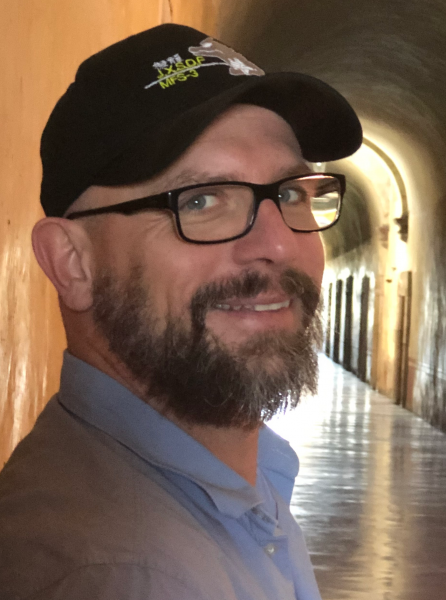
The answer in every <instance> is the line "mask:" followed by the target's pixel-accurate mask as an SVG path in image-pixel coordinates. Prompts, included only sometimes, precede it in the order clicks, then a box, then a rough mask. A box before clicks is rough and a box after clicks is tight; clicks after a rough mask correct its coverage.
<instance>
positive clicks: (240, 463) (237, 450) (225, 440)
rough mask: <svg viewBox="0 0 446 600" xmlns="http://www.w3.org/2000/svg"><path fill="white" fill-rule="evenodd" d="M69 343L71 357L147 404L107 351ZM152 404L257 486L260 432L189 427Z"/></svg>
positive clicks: (140, 387) (202, 426)
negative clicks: (83, 362)
mask: <svg viewBox="0 0 446 600" xmlns="http://www.w3.org/2000/svg"><path fill="white" fill-rule="evenodd" d="M68 342H69V343H68V350H69V352H70V353H71V354H73V355H74V356H76V357H77V358H80V359H81V360H84V361H85V362H87V363H89V364H90V365H92V366H93V367H96V368H97V369H99V370H100V371H102V372H103V373H106V374H107V375H109V376H110V377H112V378H113V379H115V380H116V381H118V382H119V383H120V384H121V385H123V386H124V387H126V388H127V389H129V390H130V391H131V392H132V393H133V394H135V396H137V397H138V398H141V399H142V400H143V401H145V402H146V401H147V398H146V396H145V387H142V386H140V385H138V384H137V383H136V382H135V381H134V379H133V378H132V377H131V375H130V374H129V373H128V371H127V369H126V368H125V367H124V366H123V365H122V363H120V361H118V360H116V359H115V358H114V357H113V356H111V355H110V353H109V352H108V350H107V349H106V348H105V347H104V348H102V351H101V348H99V349H98V347H97V345H91V346H89V345H87V346H85V345H83V346H82V347H78V346H77V345H76V344H75V343H72V340H71V339H70V338H69V340H68ZM70 342H71V343H70ZM149 404H150V405H151V406H152V407H153V408H154V409H155V410H157V411H158V412H160V413H161V414H163V416H165V417H166V418H167V419H169V420H170V421H172V422H173V423H175V425H177V426H178V427H180V429H183V431H185V432H186V433H188V434H189V435H190V436H191V437H193V438H194V439H195V440H197V442H199V443H200V444H202V445H203V446H204V447H205V448H207V449H208V450H209V452H212V454H213V455H214V456H216V457H217V458H218V459H219V460H221V461H222V462H223V463H225V464H226V465H227V466H228V467H229V468H231V469H232V470H233V471H235V472H236V473H238V475H240V476H241V477H243V479H245V480H246V481H247V482H248V483H250V484H251V485H252V486H254V485H255V484H256V476H257V448H258V438H259V428H256V429H252V430H245V429H240V428H235V427H215V426H212V425H190V424H188V423H185V422H183V421H181V420H179V419H177V418H176V417H175V416H174V415H172V414H171V413H168V412H167V411H166V410H165V409H164V407H162V406H160V405H157V403H156V402H149Z"/></svg>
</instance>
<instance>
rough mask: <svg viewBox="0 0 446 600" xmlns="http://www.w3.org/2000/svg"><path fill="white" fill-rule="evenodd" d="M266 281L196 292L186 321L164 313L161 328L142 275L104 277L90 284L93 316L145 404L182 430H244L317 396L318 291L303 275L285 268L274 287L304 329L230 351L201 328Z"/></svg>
mask: <svg viewBox="0 0 446 600" xmlns="http://www.w3.org/2000/svg"><path fill="white" fill-rule="evenodd" d="M272 284H273V282H272V280H271V278H269V277H268V276H264V275H260V274H258V273H256V272H252V271H248V272H246V273H244V274H242V275H241V276H240V277H237V278H232V279H229V280H225V281H223V282H220V283H211V284H208V285H206V286H203V287H202V288H200V290H198V291H197V293H196V294H195V295H194V297H193V299H192V301H191V304H190V307H189V310H190V313H189V314H190V319H186V318H173V317H171V316H168V318H167V322H166V323H167V324H166V325H165V327H164V330H161V329H162V328H161V327H160V323H159V321H158V319H157V318H156V317H155V316H154V315H153V310H151V302H150V293H148V291H147V286H145V285H144V279H143V276H142V269H141V268H140V267H136V268H134V269H133V271H132V272H131V273H130V275H129V277H128V278H127V280H126V281H123V282H117V281H116V278H115V277H114V276H113V274H112V273H111V272H108V271H103V272H102V273H100V274H99V276H98V277H97V278H96V280H95V284H94V290H93V294H94V306H93V316H94V320H95V324H96V327H97V328H98V330H99V331H100V332H101V333H102V335H104V336H105V338H106V340H107V341H108V345H109V349H110V350H111V352H112V353H113V354H114V355H115V356H116V357H118V359H119V360H120V361H121V362H122V363H123V364H124V365H125V366H126V367H127V369H128V370H129V371H130V373H131V374H132V376H133V377H134V378H135V380H136V381H137V382H138V383H139V384H140V385H141V386H142V387H143V388H144V389H145V390H146V393H145V395H144V398H142V399H143V400H145V401H146V402H148V403H153V402H156V405H157V406H161V407H162V409H163V412H166V413H167V414H169V413H171V414H173V415H174V416H175V417H176V418H177V419H179V420H180V421H182V422H185V423H188V424H194V425H213V426H216V427H239V428H244V429H247V430H249V429H253V428H255V427H258V426H259V425H260V424H262V423H263V422H265V421H267V420H269V419H270V418H271V417H272V416H273V415H274V414H276V413H278V412H284V411H285V410H286V409H287V408H293V407H295V406H296V405H297V403H298V402H299V398H300V396H301V394H303V393H312V394H314V393H315V392H316V388H317V378H318V366H317V350H316V348H317V347H318V346H320V343H321V317H320V305H319V291H318V289H317V288H316V287H315V285H314V283H313V282H312V280H311V279H310V278H309V277H308V276H307V275H305V274H302V273H298V272H296V271H294V270H291V269H289V270H287V271H286V272H285V273H284V274H283V275H282V277H281V278H280V282H279V284H280V287H281V288H282V289H283V290H284V291H285V292H286V293H288V294H290V295H291V296H292V297H293V298H294V299H299V301H300V302H301V304H302V308H303V319H302V320H303V325H302V329H301V330H300V331H298V332H294V333H289V332H283V331H278V332H266V333H262V334H255V335H253V336H252V337H251V339H250V340H249V341H248V342H245V343H244V344H241V345H240V346H238V347H237V348H230V347H228V346H226V345H225V344H224V343H222V342H221V341H220V340H219V339H217V338H216V336H214V335H213V334H212V332H211V331H209V330H208V329H207V327H206V322H205V321H206V313H207V311H208V310H209V309H211V308H212V307H215V305H216V304H219V303H224V300H225V299H227V298H236V297H238V296H239V297H253V296H255V295H257V294H259V293H261V292H265V291H268V290H270V289H272ZM276 289H277V285H276ZM186 321H189V322H190V324H189V326H187V322H186Z"/></svg>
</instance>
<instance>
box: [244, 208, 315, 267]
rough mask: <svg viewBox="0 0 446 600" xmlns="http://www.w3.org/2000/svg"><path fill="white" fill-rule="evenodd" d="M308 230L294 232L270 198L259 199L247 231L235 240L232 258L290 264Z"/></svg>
mask: <svg viewBox="0 0 446 600" xmlns="http://www.w3.org/2000/svg"><path fill="white" fill-rule="evenodd" d="M312 235H317V234H311V233H295V232H293V231H292V230H291V229H290V228H289V227H288V225H286V223H285V221H284V220H283V217H282V214H281V212H280V210H279V209H278V207H277V206H276V205H275V204H274V202H273V201H272V200H269V199H267V200H263V202H262V203H261V204H260V207H259V211H258V213H257V218H256V220H255V223H254V226H253V228H252V229H251V231H250V232H249V233H248V234H246V235H245V236H244V237H242V238H240V239H239V240H237V243H236V246H235V249H236V258H237V260H238V261H239V262H240V263H245V264H247V263H250V262H251V263H252V262H253V261H262V262H266V263H277V264H279V265H283V264H292V263H294V262H295V261H296V258H298V257H299V255H300V254H301V252H300V248H301V246H302V244H305V239H306V238H308V236H312Z"/></svg>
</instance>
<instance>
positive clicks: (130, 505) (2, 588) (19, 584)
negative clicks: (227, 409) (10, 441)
mask: <svg viewBox="0 0 446 600" xmlns="http://www.w3.org/2000/svg"><path fill="white" fill-rule="evenodd" d="M159 477H160V475H159V473H158V472H157V471H156V470H155V469H154V468H153V467H151V466H150V465H148V464H147V463H145V462H144V461H142V459H140V458H139V457H138V456H136V455H134V454H133V453H132V452H130V451H129V450H127V449H126V448H125V447H122V446H121V445H120V444H118V443H117V442H115V441H114V440H112V439H111V438H109V436H107V435H106V434H103V433H102V432H99V431H97V430H95V429H94V428H89V427H88V426H86V425H85V424H84V423H81V422H79V421H78V420H76V418H75V417H73V416H72V415H70V414H69V413H66V411H64V409H62V408H61V407H60V406H58V405H57V403H54V402H53V403H52V404H50V405H49V406H48V407H47V409H46V410H45V411H44V414H43V415H42V416H41V418H40V419H39V421H38V423H37V424H36V427H35V429H34V430H33V432H32V433H31V434H30V435H29V436H28V437H27V438H26V439H25V440H24V441H23V442H22V443H21V444H20V445H19V447H18V448H17V450H16V451H15V452H14V454H13V456H12V457H11V460H10V461H9V462H8V464H7V465H6V467H5V469H4V471H3V472H2V473H1V474H0V596H1V597H2V598H15V599H19V598H20V599H22V598H27V597H34V595H36V599H37V598H40V596H39V595H38V594H39V593H40V591H41V590H45V589H47V588H51V586H56V587H57V586H58V589H62V590H63V589H64V588H63V585H68V583H70V582H72V580H78V581H79V582H80V583H79V585H81V584H82V585H89V583H88V582H92V585H93V584H94V583H95V582H98V581H102V579H104V580H106V585H112V586H113V587H116V585H115V583H114V581H115V579H116V578H118V579H119V580H121V579H123V580H124V581H126V578H127V577H130V575H129V573H132V574H133V575H135V582H136V581H143V582H144V586H147V585H148V583H147V580H150V581H151V582H152V584H150V585H161V581H163V582H164V583H162V585H166V586H167V587H171V588H172V589H174V588H175V585H180V584H181V585H182V586H183V587H184V589H189V588H190V589H194V586H196V585H197V583H196V582H195V581H194V576H193V574H194V573H200V572H201V571H202V569H203V565H206V568H207V569H209V570H210V572H212V571H214V572H215V573H216V574H217V573H219V572H220V576H219V577H220V579H221V580H222V581H223V579H224V573H223V570H222V568H221V565H222V564H223V563H224V560H225V559H224V556H222V554H221V551H220V549H219V547H218V545H217V544H216V543H215V542H214V541H213V539H212V538H211V536H210V535H209V534H208V532H207V531H206V530H205V528H204V527H203V526H202V525H200V524H199V523H198V521H197V520H196V519H195V518H194V517H193V516H192V515H191V514H190V512H189V511H188V510H186V509H185V508H184V507H183V506H182V505H181V504H180V502H179V501H178V500H177V499H176V498H175V496H174V495H172V494H171V493H169V492H168V491H167V490H166V489H164V488H163V486H162V485H160V482H159ZM157 479H158V481H157ZM64 581H65V582H68V583H63V582H64ZM84 581H85V583H84ZM166 581H167V582H170V583H166ZM217 581H218V577H217V580H216V583H217ZM204 584H205V582H203V585H204ZM70 585H71V583H70ZM98 585H99V584H98ZM101 585H102V583H101ZM104 585H105V584H104ZM106 585H105V588H104V589H107V587H106ZM135 585H136V583H135ZM141 585H142V583H141ZM200 585H202V584H201V583H200ZM222 585H223V584H222ZM61 586H62V587H61ZM217 587H218V586H217ZM55 589H56V588H55ZM116 589H118V588H116ZM58 593H59V592H58ZM8 594H9V596H8ZM60 594H62V595H60V596H57V595H55V596H54V598H59V597H60V598H62V597H65V598H66V599H67V600H69V598H71V597H73V598H74V596H69V595H65V596H64V594H65V592H64V593H62V592H60ZM47 597H48V598H50V597H53V596H45V598H47ZM77 597H94V598H102V597H104V599H105V598H106V597H107V596H100V595H97V594H96V592H95V593H94V594H92V593H90V595H88V594H86V595H82V594H81V595H78V596H77ZM115 597H116V598H117V597H118V596H113V595H111V596H110V597H109V598H108V597H107V600H113V598H115ZM120 597H121V598H122V597H129V598H132V596H127V595H126V594H124V595H121V596H120ZM146 597H147V598H152V597H153V598H156V597H157V596H138V595H136V596H135V598H146ZM160 597H161V596H160ZM179 597H180V598H181V596H179ZM185 597H186V596H185ZM188 597H189V596H187V598H188ZM191 597H192V596H191ZM199 597H200V596H197V598H199ZM42 598H43V596H42ZM166 598H168V596H166Z"/></svg>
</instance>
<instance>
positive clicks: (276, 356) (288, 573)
mask: <svg viewBox="0 0 446 600" xmlns="http://www.w3.org/2000/svg"><path fill="white" fill-rule="evenodd" d="M200 48H202V49H203V50H202V52H201V50H200ZM200 52H201V53H200ZM360 143H361V128H360V125H359V122H358V120H357V117H356V115H355V114H354V112H353V110H352V109H351V107H350V106H349V105H348V104H347V102H346V101H345V100H344V99H343V98H342V97H341V96H340V95H339V94H338V93H337V92H335V91H334V90H333V89H331V88H330V87H328V86H327V85H325V84H323V83H322V82H320V81H318V80H315V79H313V78H311V77H308V76H304V75H299V74H295V73H279V74H269V75H265V74H264V73H263V71H261V69H259V68H258V67H257V66H256V65H254V64H253V63H251V62H249V61H247V60H246V59H245V58H244V57H243V56H242V55H240V54H238V53H236V52H235V51H234V50H231V49H229V48H227V47H226V46H224V44H221V43H220V42H217V41H215V40H212V39H211V38H209V37H207V36H205V35H204V34H202V33H200V32H198V31H195V30H193V29H190V28H187V27H183V26H178V25H163V26H160V27H157V28H154V29H152V30H149V31H146V32H143V33H140V34H138V35H136V36H133V37H131V38H129V39H127V40H124V41H122V42H120V43H118V44H115V45H114V46H111V47H110V48H107V49H105V50H104V51H102V52H100V53H98V54H96V55H95V56H93V57H91V58H90V59H88V60H87V61H85V62H84V63H83V64H82V65H81V67H80V68H79V71H78V73H77V76H76V80H75V82H74V83H73V84H72V85H71V86H70V88H69V89H68V90H67V92H66V94H65V95H64V96H63V97H62V98H61V99H60V101H59V102H58V104H57V105H56V107H55V109H54V111H53V113H52V115H51V117H50V119H49V121H48V124H47V126H46V128H45V131H44V134H43V137H42V148H41V153H42V162H43V181H42V193H41V201H42V205H43V207H44V210H45V213H46V215H47V216H46V218H44V219H42V220H41V221H40V222H39V223H37V225H36V226H35V229H34V232H33V245H34V250H35V254H36V257H37V260H38V261H39V263H40V265H41V266H42V268H43V270H44V271H45V273H46V274H47V276H48V277H49V278H50V279H51V281H52V283H53V284H54V286H55V287H56V290H57V292H58V295H59V299H60V308H61V312H62V317H63V321H64V325H65V328H66V333H67V340H68V350H67V352H66V355H65V359H64V365H63V369H62V376H61V387H60V391H59V393H58V394H57V395H56V396H55V397H54V398H52V399H51V401H50V402H49V403H48V405H47V407H46V408H45V410H44V411H43V413H42V414H41V416H40V417H39V419H38V421H37V423H36V425H35V427H34V429H33V431H32V432H31V433H30V435H29V436H27V438H25V440H23V441H22V442H21V444H19V446H18V447H17V449H16V450H15V452H14V453H13V456H12V457H11V459H10V461H9V462H8V464H7V465H6V467H5V469H4V471H3V473H2V474H1V476H0V552H1V554H0V557H1V559H0V595H1V597H2V599H4V600H12V599H13V598H14V599H16V600H19V599H20V600H22V599H25V598H27V599H31V598H32V599H36V600H37V599H45V600H47V599H61V600H62V599H64V600H70V599H73V600H74V599H76V600H77V599H93V598H94V599H103V600H114V599H116V600H117V599H120V600H121V599H124V598H125V599H131V600H134V599H138V600H143V599H160V600H161V599H163V600H169V599H172V600H173V599H175V600H211V599H214V600H254V599H255V600H266V599H268V600H272V599H277V600H290V599H296V598H297V599H298V600H317V599H319V598H320V596H319V592H318V589H317V585H316V582H315V578H314V575H313V571H312V568H311V564H310V561H309V558H308V553H307V550H306V548H305V543H304V540H303V537H302V533H301V531H300V529H299V527H298V525H297V524H296V523H295V522H294V520H293V518H292V516H291V514H290V511H289V501H290V498H291V492H292V487H293V482H294V478H295V476H296V474H297V458H296V456H295V455H294V453H293V451H292V450H291V449H290V447H289V446H288V444H287V443H286V442H284V441H283V440H281V439H280V438H279V437H278V436H276V435H275V434H274V433H273V432H272V431H271V430H269V429H268V428H267V427H266V426H265V425H264V423H265V421H266V420H267V419H268V418H270V417H271V416H272V415H273V414H274V413H276V412H277V411H279V410H284V409H285V408H286V407H287V406H294V405H295V404H296V403H297V401H298V399H299V395H300V394H301V393H302V392H304V391H314V389H315V386H316V371H317V368H316V364H317V361H316V354H315V349H314V346H315V343H316V342H317V339H318V335H319V323H318V312H317V306H318V299H319V292H320V285H321V279H322V272H323V263H324V259H323V249H322V244H321V240H320V237H319V231H321V230H322V229H324V228H326V227H329V226H331V225H333V224H334V223H335V222H336V220H337V218H338V216H339V210H340V202H341V198H342V195H343V192H344V180H343V178H342V176H336V175H327V174H314V173H313V172H312V170H311V169H310V166H309V163H308V162H307V161H311V162H316V161H328V160H333V159H336V158H341V157H343V156H346V155H348V154H350V153H352V152H354V151H355V150H356V149H357V148H358V146H359V145H360Z"/></svg>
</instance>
